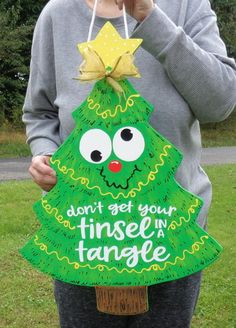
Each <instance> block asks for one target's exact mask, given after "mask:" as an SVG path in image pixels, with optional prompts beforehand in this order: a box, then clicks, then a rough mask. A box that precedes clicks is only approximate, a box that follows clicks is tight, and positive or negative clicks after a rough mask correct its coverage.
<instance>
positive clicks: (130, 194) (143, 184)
mask: <svg viewBox="0 0 236 328" xmlns="http://www.w3.org/2000/svg"><path fill="white" fill-rule="evenodd" d="M170 148H172V146H171V145H166V146H164V147H163V153H161V154H160V156H159V159H160V163H157V164H155V168H154V171H150V173H149V174H148V178H147V181H146V182H142V181H139V182H138V187H136V188H132V189H131V190H130V191H129V192H128V193H127V194H126V195H125V194H124V193H123V192H119V193H118V194H117V195H116V196H114V194H113V193H111V192H110V191H108V192H106V193H104V192H102V190H101V188H100V187H99V186H92V187H90V186H89V183H90V181H89V179H88V178H85V177H74V175H75V171H74V169H72V168H69V169H68V168H67V167H66V166H61V161H60V160H59V159H56V160H53V159H52V158H51V163H52V164H56V163H57V168H58V170H59V171H61V172H62V173H63V174H65V175H69V176H70V178H71V179H72V180H74V181H80V182H81V184H82V185H85V187H86V188H87V189H89V190H92V189H98V190H99V193H100V195H102V196H108V195H110V196H112V198H113V199H117V198H119V197H120V196H122V197H124V198H128V197H132V198H133V197H135V196H136V193H137V192H139V191H141V190H142V187H146V186H147V185H148V184H149V183H150V182H151V181H153V180H155V175H156V174H157V173H158V167H161V166H163V165H164V163H165V161H164V159H163V157H167V156H168V152H167V149H170ZM68 172H71V173H70V174H68Z"/></svg>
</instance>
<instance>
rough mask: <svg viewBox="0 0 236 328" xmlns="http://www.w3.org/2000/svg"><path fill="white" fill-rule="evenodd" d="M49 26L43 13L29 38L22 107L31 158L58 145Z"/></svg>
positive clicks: (50, 152) (50, 25) (49, 19)
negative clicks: (28, 57) (30, 48)
mask: <svg viewBox="0 0 236 328" xmlns="http://www.w3.org/2000/svg"><path fill="white" fill-rule="evenodd" d="M55 99H56V85H55V66H54V51H53V34H52V23H51V18H50V16H49V15H46V14H45V12H44V11H43V12H42V14H41V16H40V17H39V19H38V21H37V24H36V27H35V31H34V36H33V43H32V51H31V64H30V77H29V83H28V87H27V92H26V97H25V102H24V105H23V122H24V123H25V125H26V134H27V143H28V144H29V145H30V148H31V152H32V154H33V156H36V155H46V154H53V153H54V152H55V150H56V149H57V148H58V146H59V145H60V138H59V119H58V109H57V107H56V106H55V104H54V102H55Z"/></svg>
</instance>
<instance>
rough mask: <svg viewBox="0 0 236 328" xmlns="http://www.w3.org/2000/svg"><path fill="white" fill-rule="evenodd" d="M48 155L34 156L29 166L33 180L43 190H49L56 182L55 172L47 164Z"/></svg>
mask: <svg viewBox="0 0 236 328" xmlns="http://www.w3.org/2000/svg"><path fill="white" fill-rule="evenodd" d="M49 159H50V156H35V157H33V159H32V162H31V165H30V167H29V173H30V175H31V176H32V178H33V181H34V182H35V183H37V185H39V187H40V188H42V189H43V190H45V191H49V190H51V189H52V188H53V187H54V186H55V184H56V183H57V178H56V172H55V171H54V170H53V169H52V168H51V167H50V165H49Z"/></svg>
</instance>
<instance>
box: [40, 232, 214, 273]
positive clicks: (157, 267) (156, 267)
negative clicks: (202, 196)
mask: <svg viewBox="0 0 236 328" xmlns="http://www.w3.org/2000/svg"><path fill="white" fill-rule="evenodd" d="M208 238H209V236H207V235H205V236H202V237H201V238H200V241H197V242H195V243H194V244H193V245H192V247H191V250H187V249H185V250H184V251H183V254H182V257H179V256H176V258H175V260H174V262H169V261H167V262H165V264H164V266H163V267H160V265H159V264H152V265H151V266H150V267H149V268H143V269H142V270H141V271H137V270H135V269H131V270H129V269H127V268H123V269H122V270H118V269H117V268H116V267H111V268H109V267H108V266H107V265H103V264H98V265H96V266H95V267H92V266H91V265H90V264H85V265H81V264H80V263H78V262H71V261H70V259H69V258H68V257H67V256H63V257H60V256H59V255H58V252H57V251H51V252H49V251H48V247H47V245H45V244H43V243H40V242H38V240H39V238H38V236H37V235H36V236H35V239H34V243H35V245H36V246H39V248H40V250H41V251H44V252H45V253H46V254H47V255H56V257H57V259H58V261H63V260H66V261H67V263H68V264H69V265H73V266H74V269H76V270H78V269H79V268H86V267H87V268H89V269H90V270H96V269H98V270H99V271H104V269H106V270H107V271H112V270H115V271H116V272H117V273H123V272H124V271H126V272H127V273H138V274H141V273H143V272H144V271H151V270H154V271H158V270H159V271H164V270H165V269H166V267H167V266H169V265H172V266H175V265H176V263H177V262H178V261H184V260H185V258H186V254H190V255H193V254H194V253H195V252H198V251H199V249H200V246H201V245H204V243H205V242H204V239H208Z"/></svg>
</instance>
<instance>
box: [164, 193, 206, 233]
mask: <svg viewBox="0 0 236 328" xmlns="http://www.w3.org/2000/svg"><path fill="white" fill-rule="evenodd" d="M198 205H199V200H198V199H196V202H195V204H193V205H191V206H190V208H189V209H188V219H186V218H185V217H183V216H181V217H180V218H179V223H178V222H177V221H173V222H171V224H170V225H169V227H168V230H170V229H172V230H175V229H176V228H177V227H180V226H182V224H183V222H189V221H190V219H191V214H194V213H195V209H194V208H196V207H198Z"/></svg>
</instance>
